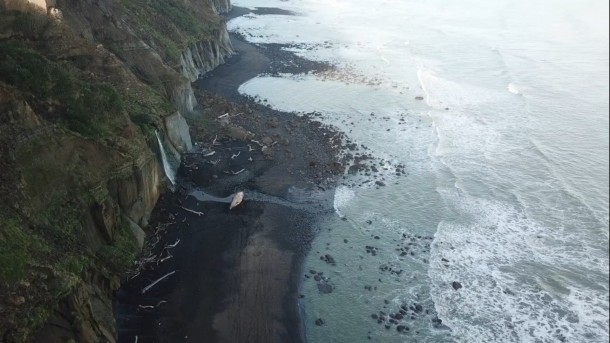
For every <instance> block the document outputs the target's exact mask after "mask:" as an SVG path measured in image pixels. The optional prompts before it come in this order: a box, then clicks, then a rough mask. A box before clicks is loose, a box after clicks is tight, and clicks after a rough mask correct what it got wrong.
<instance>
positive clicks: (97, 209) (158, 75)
mask: <svg viewBox="0 0 610 343" xmlns="http://www.w3.org/2000/svg"><path fill="white" fill-rule="evenodd" d="M45 7H48V8H39V7H37V6H35V5H33V4H29V3H27V2H25V1H22V0H5V1H4V2H2V1H0V170H2V172H1V173H0V318H2V320H1V321H0V337H1V338H0V339H1V340H2V341H3V342H4V341H6V342H24V341H40V342H66V341H70V340H74V341H79V342H81V341H82V342H98V341H99V342H113V341H115V340H116V330H115V328H114V319H113V315H112V308H111V295H112V291H113V290H114V289H116V288H117V287H118V285H119V283H120V278H121V275H122V274H123V273H124V271H125V270H126V269H128V268H130V267H131V266H132V265H133V261H134V259H135V257H136V255H137V253H138V252H139V249H141V247H142V244H143V242H144V237H145V230H146V226H147V223H148V219H149V216H150V213H151V211H152V210H153V208H154V206H155V204H156V202H157V199H158V197H159V195H160V194H161V193H162V192H163V191H164V189H165V186H164V185H165V183H164V181H163V180H164V172H163V168H162V167H161V162H160V158H159V149H158V144H157V140H156V137H155V131H159V132H161V136H162V137H163V140H164V145H165V147H166V150H167V151H168V152H171V155H172V156H173V158H174V160H175V162H179V159H180V155H181V154H182V153H184V152H186V151H188V150H189V149H191V148H192V143H191V139H190V135H189V127H188V124H187V122H186V120H185V119H184V116H183V115H184V114H186V113H187V112H191V111H193V109H194V107H195V106H196V102H195V99H194V96H193V91H192V89H191V86H190V82H191V81H193V80H195V79H196V78H197V77H199V76H200V75H202V74H204V73H205V72H207V71H209V70H211V69H212V68H214V67H215V66H217V65H218V64H219V63H223V61H224V59H225V58H226V57H228V56H229V55H231V54H232V48H231V44H230V41H229V39H228V34H227V32H226V26H225V24H224V21H223V20H222V18H220V17H219V16H218V15H217V14H218V13H220V12H222V11H227V10H228V9H229V8H230V4H229V3H228V2H227V1H223V0H188V1H184V0H183V1H177V0H176V1H171V0H148V1H144V0H133V1H129V2H127V1H122V0H96V1H90V0H71V1H65V0H57V1H46V4H45ZM193 116H196V114H194V115H193V114H191V115H190V117H193Z"/></svg>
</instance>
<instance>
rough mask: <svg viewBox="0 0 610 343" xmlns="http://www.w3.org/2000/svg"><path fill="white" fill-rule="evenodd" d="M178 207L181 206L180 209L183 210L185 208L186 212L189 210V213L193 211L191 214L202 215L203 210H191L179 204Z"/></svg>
mask: <svg viewBox="0 0 610 343" xmlns="http://www.w3.org/2000/svg"><path fill="white" fill-rule="evenodd" d="M180 208H181V209H183V210H185V211H187V212H191V213H193V214H196V215H198V216H200V217H201V216H202V215H203V212H199V211H195V210H191V209H190V208H186V207H183V206H180Z"/></svg>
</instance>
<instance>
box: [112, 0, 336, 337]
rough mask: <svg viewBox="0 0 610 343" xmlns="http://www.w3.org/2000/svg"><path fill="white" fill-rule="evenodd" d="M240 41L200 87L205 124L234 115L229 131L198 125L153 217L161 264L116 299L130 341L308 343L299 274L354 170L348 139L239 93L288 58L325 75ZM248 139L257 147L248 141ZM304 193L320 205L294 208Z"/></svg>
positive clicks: (156, 260) (153, 248)
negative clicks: (240, 197)
mask: <svg viewBox="0 0 610 343" xmlns="http://www.w3.org/2000/svg"><path fill="white" fill-rule="evenodd" d="M271 12H273V11H271ZM232 38H233V44H234V47H235V49H236V51H237V52H238V54H237V55H236V56H234V57H232V58H231V59H230V60H229V61H228V62H227V64H226V65H223V66H221V67H219V68H217V69H216V70H214V71H213V72H212V73H209V74H208V75H206V77H205V78H204V79H202V80H200V81H198V82H197V83H196V85H195V88H196V93H197V96H198V101H199V103H200V105H201V106H200V107H201V108H200V109H199V110H200V111H201V115H202V116H205V117H207V118H208V121H212V120H214V119H216V118H217V117H218V116H220V115H222V114H224V113H228V114H229V120H228V123H227V122H226V119H225V120H224V121H225V123H224V125H225V126H224V128H223V129H222V130H221V131H220V132H221V134H220V135H219V136H218V137H216V135H214V136H215V137H212V136H211V135H210V133H209V132H207V131H205V130H199V129H198V128H197V125H194V126H193V127H192V135H193V140H194V141H195V142H197V143H198V146H197V148H196V149H195V150H194V151H193V153H190V154H187V155H185V157H184V161H183V163H182V166H181V168H180V170H179V173H178V186H177V189H176V191H175V192H173V193H172V192H167V193H166V194H165V195H164V196H163V197H162V198H161V199H160V201H159V203H158V204H157V208H156V209H155V211H154V213H153V218H152V220H151V225H150V228H149V232H150V239H149V242H148V246H149V248H148V250H149V252H147V253H145V256H148V255H150V256H151V261H149V262H148V263H146V264H145V266H144V267H143V269H142V271H141V272H140V273H139V274H138V275H137V276H136V277H133V278H129V280H127V281H126V282H124V284H123V286H122V288H121V289H120V290H119V291H117V293H116V296H115V312H116V313H117V324H118V328H119V341H120V342H134V340H135V339H136V336H137V339H138V342H153V341H154V342H159V341H162V342H189V341H191V342H302V341H304V334H303V327H302V322H301V319H300V310H299V307H298V299H299V296H300V295H299V286H300V280H301V276H302V270H301V269H302V267H301V266H302V261H303V257H304V256H305V254H306V253H307V251H308V249H309V246H310V244H311V241H312V240H313V238H314V237H315V234H316V232H315V231H314V230H313V229H312V228H313V227H314V225H313V224H314V221H315V218H316V216H317V215H319V214H320V213H328V212H332V211H333V208H332V197H333V191H332V189H333V187H334V185H335V180H336V179H337V177H338V176H339V175H341V174H342V173H343V171H344V167H343V165H342V163H341V161H338V160H337V157H336V156H337V153H338V149H340V143H341V135H338V134H336V133H335V132H334V131H333V130H332V129H331V128H326V127H322V126H321V125H320V124H319V123H316V122H313V121H311V120H310V119H309V118H308V117H297V116H295V115H292V114H287V113H281V112H277V111H273V110H271V109H269V108H267V107H265V106H262V105H258V104H256V103H254V102H253V101H251V100H250V99H247V98H245V97H242V96H240V95H239V94H238V92H237V87H238V86H239V85H240V84H241V83H243V82H244V81H247V80H248V79H250V78H252V77H254V76H256V75H258V74H260V73H274V72H281V70H279V69H278V68H277V67H274V65H275V66H278V65H280V64H279V63H276V64H274V62H277V61H278V60H279V59H284V60H285V59H286V58H289V59H290V60H291V61H293V62H294V63H292V64H291V67H290V68H292V69H293V72H294V70H296V69H299V70H300V71H302V72H306V71H309V70H318V69H316V68H327V66H323V65H320V64H316V63H314V64H311V62H306V61H300V60H299V59H298V58H297V57H295V56H290V54H286V53H284V52H282V51H281V48H280V47H278V46H275V47H273V46H272V47H269V46H266V47H257V46H253V45H250V44H247V43H245V42H243V41H241V40H239V38H238V37H235V36H234V37H232ZM301 62H302V63H301ZM300 63H301V64H300ZM218 125H221V124H218ZM247 131H250V132H251V133H253V134H254V137H245V133H246V132H247ZM331 137H334V138H332V139H331ZM215 138H216V140H215V142H216V143H217V144H216V145H213V144H212V143H213V141H214V139H215ZM252 139H254V140H255V141H256V142H262V143H261V144H262V145H266V146H267V148H265V149H263V148H262V147H261V146H260V145H258V143H256V142H253V141H252ZM212 150H213V151H214V152H215V154H214V155H213V156H205V155H206V154H207V153H208V152H209V151H212ZM295 189H297V190H300V192H301V193H303V194H314V195H315V197H314V198H315V201H310V202H308V203H306V204H305V205H303V204H299V206H296V203H295V206H292V205H291V204H292V203H293V202H295V201H297V202H298V199H296V200H295V197H294V190H295ZM193 190H201V191H204V192H206V193H208V194H210V195H213V196H217V197H227V196H229V195H231V194H233V193H234V192H236V191H244V192H245V194H246V196H245V201H244V203H243V204H242V206H240V207H238V208H237V209H234V210H233V211H229V206H228V204H226V203H221V202H207V201H206V202H201V201H198V200H197V199H196V198H195V197H193V196H192V195H189V193H191V192H192V191H193ZM249 194H250V195H251V197H253V196H254V194H257V197H256V199H253V198H251V199H249V198H248V196H249ZM192 211H195V212H203V213H204V215H201V216H199V215H197V214H195V213H193V212H192ZM157 240H158V242H157ZM155 243H156V244H155ZM176 243H177V244H176ZM174 244H175V246H174ZM168 273H173V274H171V275H169V276H168V277H167V278H165V279H163V281H161V282H159V283H157V284H156V285H154V286H153V287H151V288H150V289H149V290H147V291H146V292H144V293H143V292H142V290H143V289H145V288H146V287H147V286H149V285H150V284H151V283H152V282H153V281H155V280H158V279H159V278H161V277H163V276H165V275H167V274H168Z"/></svg>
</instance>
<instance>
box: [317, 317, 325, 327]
mask: <svg viewBox="0 0 610 343" xmlns="http://www.w3.org/2000/svg"><path fill="white" fill-rule="evenodd" d="M324 323H325V322H324V319H322V318H318V319H316V325H317V326H322V325H324Z"/></svg>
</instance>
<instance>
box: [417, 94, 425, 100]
mask: <svg viewBox="0 0 610 343" xmlns="http://www.w3.org/2000/svg"><path fill="white" fill-rule="evenodd" d="M415 100H424V97H423V96H421V95H418V96H416V97H415Z"/></svg>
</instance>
